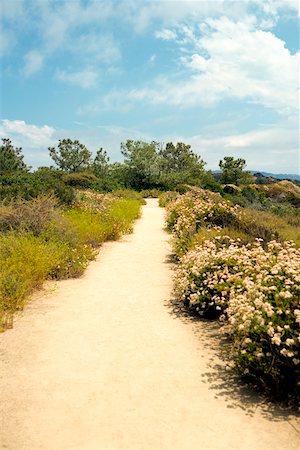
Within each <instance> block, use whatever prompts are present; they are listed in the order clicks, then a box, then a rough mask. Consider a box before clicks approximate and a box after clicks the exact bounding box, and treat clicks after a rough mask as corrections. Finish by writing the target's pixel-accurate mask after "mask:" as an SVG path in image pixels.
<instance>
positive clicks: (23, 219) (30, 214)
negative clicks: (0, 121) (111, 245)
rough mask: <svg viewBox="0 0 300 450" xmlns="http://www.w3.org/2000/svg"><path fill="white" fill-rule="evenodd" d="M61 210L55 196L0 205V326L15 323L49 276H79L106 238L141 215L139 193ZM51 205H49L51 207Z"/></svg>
mask: <svg viewBox="0 0 300 450" xmlns="http://www.w3.org/2000/svg"><path fill="white" fill-rule="evenodd" d="M85 200H86V199H83V201H82V202H81V203H80V202H79V203H78V205H77V206H76V207H73V208H70V209H65V210H63V209H61V208H59V207H58V206H57V204H56V202H55V201H54V199H53V198H50V199H49V198H48V199H46V198H42V199H35V200H33V201H29V202H19V203H18V202H16V203H15V204H12V203H11V204H9V205H2V207H0V231H2V234H1V233H0V329H1V328H2V329H5V328H7V327H9V326H11V325H12V317H13V313H14V312H15V311H17V310H21V309H22V308H23V307H24V304H25V302H26V300H27V298H28V296H29V295H30V293H31V292H32V291H33V290H34V289H36V288H38V287H39V286H41V285H42V283H43V282H44V281H45V280H46V279H51V278H52V279H62V278H70V277H77V276H80V275H81V274H82V273H83V271H84V270H85V268H86V267H87V265H88V263H89V261H90V260H92V259H94V258H95V256H96V254H97V248H98V247H99V246H100V245H101V244H102V243H103V242H104V241H106V240H109V239H118V238H119V237H120V236H121V235H122V234H124V233H129V232H131V231H132V224H133V221H134V220H135V219H137V218H138V217H139V215H140V207H141V202H140V201H139V200H137V199H135V198H133V199H130V198H112V197H111V196H110V197H109V199H107V201H106V200H105V201H104V202H103V196H101V194H99V202H100V200H101V202H102V203H101V206H99V205H97V196H96V197H93V202H94V204H95V205H96V206H95V205H94V206H95V207H93V206H91V202H90V203H89V206H88V207H86V205H85V203H84V202H85ZM46 206H47V207H46Z"/></svg>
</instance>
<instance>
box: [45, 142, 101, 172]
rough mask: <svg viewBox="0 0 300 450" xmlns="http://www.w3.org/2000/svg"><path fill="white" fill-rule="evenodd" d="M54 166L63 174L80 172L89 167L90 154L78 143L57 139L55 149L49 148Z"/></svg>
mask: <svg viewBox="0 0 300 450" xmlns="http://www.w3.org/2000/svg"><path fill="white" fill-rule="evenodd" d="M49 153H50V156H51V158H52V159H53V161H54V162H55V164H56V165H57V166H58V167H59V168H60V169H61V170H63V171H65V172H80V171H83V170H86V169H87V168H88V167H90V165H91V156H92V153H91V152H90V151H89V150H88V149H87V148H86V146H85V145H83V144H81V143H80V142H79V141H77V140H75V141H72V140H71V139H59V141H58V146H57V148H55V147H49Z"/></svg>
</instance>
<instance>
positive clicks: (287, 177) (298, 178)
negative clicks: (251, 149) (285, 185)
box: [250, 170, 300, 181]
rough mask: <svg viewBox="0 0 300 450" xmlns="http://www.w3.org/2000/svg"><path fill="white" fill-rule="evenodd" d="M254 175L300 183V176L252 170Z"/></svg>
mask: <svg viewBox="0 0 300 450" xmlns="http://www.w3.org/2000/svg"><path fill="white" fill-rule="evenodd" d="M250 172H251V173H252V174H253V173H261V174H262V175H263V176H264V177H272V178H277V179H278V180H295V181H300V175H296V174H291V173H270V172H261V171H259V170H250Z"/></svg>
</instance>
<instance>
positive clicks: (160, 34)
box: [155, 28, 177, 41]
mask: <svg viewBox="0 0 300 450" xmlns="http://www.w3.org/2000/svg"><path fill="white" fill-rule="evenodd" d="M155 37H157V38H158V39H162V40H163V41H174V40H175V39H176V37H177V34H176V33H175V32H174V31H172V30H168V29H167V28H165V29H163V30H160V31H156V33H155Z"/></svg>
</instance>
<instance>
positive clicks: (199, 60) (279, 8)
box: [0, 0, 300, 173]
mask: <svg viewBox="0 0 300 450" xmlns="http://www.w3.org/2000/svg"><path fill="white" fill-rule="evenodd" d="M0 8H1V20H2V33H1V34H2V36H1V45H0V54H1V75H2V79H1V123H0V129H1V137H10V138H11V139H12V141H13V143H14V144H15V145H16V146H22V147H23V153H24V155H25V160H26V162H27V163H28V164H30V165H32V166H33V167H38V166H41V165H49V164H51V162H52V161H51V160H50V158H49V156H48V147H49V146H52V145H55V144H56V143H57V141H58V139H62V138H71V139H75V138H76V139H79V140H80V141H81V142H82V143H84V144H85V145H86V146H87V147H88V148H89V149H90V150H91V151H93V152H95V151H96V150H97V149H98V148H99V147H104V148H105V149H106V150H107V151H108V154H109V155H110V158H111V161H118V160H122V157H121V154H120V142H122V141H125V140H126V139H142V140H146V141H151V140H157V141H159V142H163V143H166V142H169V141H173V142H177V141H183V142H185V143H189V144H191V145H192V148H193V150H194V151H195V152H197V153H199V154H200V155H201V156H202V158H203V159H204V161H206V162H207V168H209V169H217V168H218V163H219V160H220V159H222V158H223V157H224V156H227V155H230V156H234V157H242V158H244V159H246V161H247V167H248V168H249V169H254V170H265V171H270V172H277V173H278V172H280V173H299V169H300V167H299V116H298V102H299V91H298V74H299V10H298V1H297V0H239V1H231V0H217V1H216V0H206V1H204V0H198V1H187V0H181V1H172V0H160V1H147V0H2V1H1V7H0Z"/></svg>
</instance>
